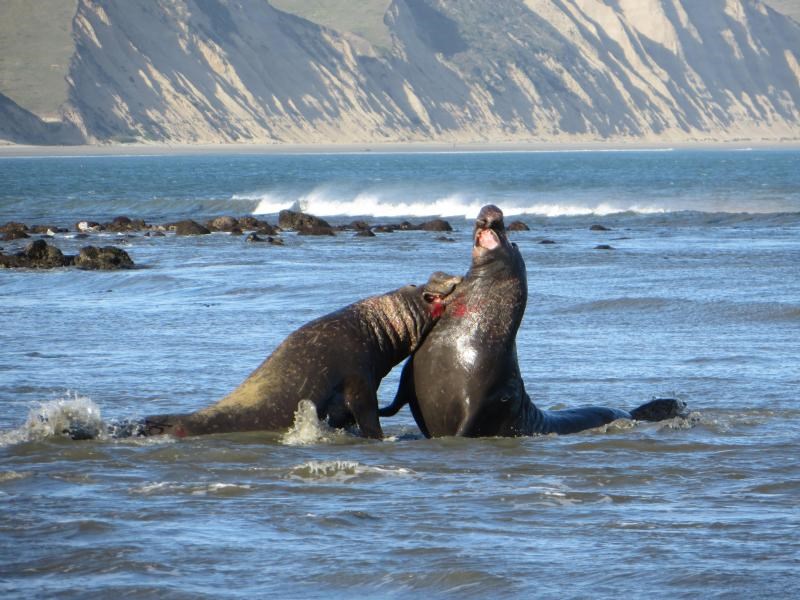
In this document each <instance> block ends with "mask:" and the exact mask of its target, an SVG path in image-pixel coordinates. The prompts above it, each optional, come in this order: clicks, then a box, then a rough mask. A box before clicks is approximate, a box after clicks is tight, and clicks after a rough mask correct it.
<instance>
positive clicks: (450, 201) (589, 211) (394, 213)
mask: <svg viewBox="0 0 800 600" xmlns="http://www.w3.org/2000/svg"><path fill="white" fill-rule="evenodd" d="M233 200H250V201H253V202H257V205H256V206H255V208H254V209H253V214H255V215H268V214H275V213H277V212H280V211H281V210H284V209H290V210H299V211H303V212H308V213H311V214H314V215H317V216H321V217H333V216H353V217H355V216H372V217H384V218H399V217H463V218H465V219H473V218H475V215H477V214H478V212H479V211H480V209H481V207H482V206H484V205H485V204H487V203H491V202H494V203H499V204H502V208H503V212H504V213H505V215H506V216H519V215H531V216H542V217H564V216H566V217H571V216H584V215H598V216H605V215H610V214H617V213H625V212H631V213H639V214H655V213H666V212H669V211H670V209H669V208H667V207H664V206H659V205H657V204H641V203H635V202H624V201H616V202H607V201H602V200H586V201H580V200H570V201H567V200H565V201H550V200H547V201H545V200H542V199H540V198H536V197H535V195H530V196H524V197H522V196H520V197H511V198H503V199H496V198H487V197H483V196H481V195H480V194H477V195H476V194H475V193H468V192H463V191H452V192H444V193H442V192H439V193H437V192H435V191H433V190H427V191H425V190H423V192H422V193H420V191H419V190H416V189H414V188H407V189H403V188H387V189H365V190H360V191H353V190H344V189H336V188H335V187H333V186H320V187H317V188H315V189H313V190H311V191H310V192H306V193H295V194H292V193H288V192H287V193H283V194H280V193H275V192H257V193H253V194H237V195H234V196H233Z"/></svg>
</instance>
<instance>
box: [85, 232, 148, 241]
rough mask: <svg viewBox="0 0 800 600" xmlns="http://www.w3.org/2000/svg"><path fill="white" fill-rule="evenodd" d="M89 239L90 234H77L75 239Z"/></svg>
mask: <svg viewBox="0 0 800 600" xmlns="http://www.w3.org/2000/svg"><path fill="white" fill-rule="evenodd" d="M145 235H150V234H149V233H146V234H145ZM161 235H164V234H163V233H162V234H161ZM88 237H89V234H88V233H76V234H75V239H76V240H85V239H87V238H88Z"/></svg>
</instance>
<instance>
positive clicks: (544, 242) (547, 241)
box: [539, 240, 555, 244]
mask: <svg viewBox="0 0 800 600" xmlns="http://www.w3.org/2000/svg"><path fill="white" fill-rule="evenodd" d="M539 243H540V244H555V242H554V241H553V240H539Z"/></svg>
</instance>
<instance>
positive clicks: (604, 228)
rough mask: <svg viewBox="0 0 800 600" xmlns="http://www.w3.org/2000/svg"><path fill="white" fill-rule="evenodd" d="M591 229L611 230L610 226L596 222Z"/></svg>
mask: <svg viewBox="0 0 800 600" xmlns="http://www.w3.org/2000/svg"><path fill="white" fill-rule="evenodd" d="M589 231H611V229H610V228H609V227H606V226H605V225H600V224H599V223H595V224H594V225H592V226H591V227H589Z"/></svg>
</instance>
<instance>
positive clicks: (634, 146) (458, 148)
mask: <svg viewBox="0 0 800 600" xmlns="http://www.w3.org/2000/svg"><path fill="white" fill-rule="evenodd" d="M749 149H752V150H771V149H774V150H795V149H798V150H800V140H795V141H770V142H764V141H759V142H756V141H736V142H645V141H635V142H634V141H632V142H530V143H528V142H497V143H492V142H480V143H455V144H453V143H449V144H448V143H443V142H396V143H394V142H392V143H379V144H373V143H367V144H353V143H347V144H101V145H100V144H98V145H82V146H27V145H19V144H7V145H0V158H6V157H7V158H13V157H16V158H25V157H48V156H52V157H73V156H153V155H155V156H168V155H214V154H234V155H235V154H361V153H370V152H374V153H377V154H380V153H387V154H403V153H451V152H456V153H459V152H463V153H480V152H604V151H606V152H622V151H667V150H749Z"/></svg>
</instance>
